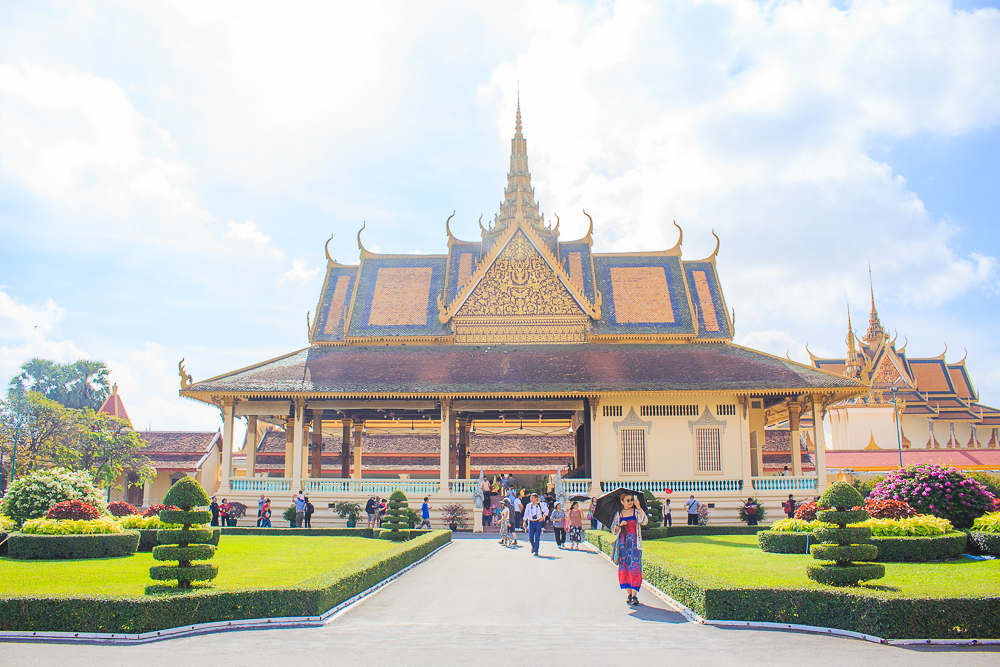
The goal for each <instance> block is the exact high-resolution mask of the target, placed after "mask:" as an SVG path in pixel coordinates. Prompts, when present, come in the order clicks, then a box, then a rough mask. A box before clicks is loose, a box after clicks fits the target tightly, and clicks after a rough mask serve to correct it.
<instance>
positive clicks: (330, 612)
mask: <svg viewBox="0 0 1000 667" xmlns="http://www.w3.org/2000/svg"><path fill="white" fill-rule="evenodd" d="M452 544H453V543H452V542H451V541H449V542H447V543H445V544H442V545H441V546H440V547H438V548H437V549H435V550H434V551H432V552H430V553H429V554H427V555H426V556H424V557H423V558H421V559H420V560H417V561H414V562H412V563H410V564H409V565H407V566H406V567H404V568H403V569H402V570H400V571H399V572H396V573H395V574H392V575H390V576H388V577H386V578H385V579H383V580H382V581H380V582H378V583H376V584H374V585H373V586H371V587H369V588H366V589H365V590H363V591H361V592H360V593H358V594H357V595H355V596H354V597H351V598H348V599H347V600H344V601H343V602H341V603H340V604H338V605H335V606H334V607H331V608H330V609H327V610H326V611H325V612H323V613H322V614H320V615H319V616H283V617H277V618H247V619H242V620H238V621H215V622H212V623H195V624H193V625H182V626H179V627H176V628H167V629H165V630H154V631H151V632H142V633H137V634H130V633H124V632H31V631H28V630H12V631H8V632H0V642H24V643H40V644H42V643H59V644H63V643H66V644H74V643H77V644H110V645H117V644H129V645H135V644H147V643H150V642H156V641H162V640H165V639H177V638H180V637H191V636H195V635H205V634H213V633H216V632H228V631H232V630H262V629H267V630H270V629H277V628H308V627H320V626H323V625H325V624H326V623H329V622H330V621H332V620H333V619H334V617H336V616H339V615H340V614H341V613H343V612H346V611H348V609H350V608H351V607H353V606H354V605H356V604H358V603H359V602H361V601H362V600H364V599H365V598H367V597H368V596H370V595H373V594H374V593H376V592H378V591H379V590H380V589H382V588H384V587H385V586H388V585H389V584H391V583H392V582H394V581H395V580H396V579H398V578H400V577H401V576H403V575H404V574H406V573H407V572H409V571H410V570H412V569H413V568H415V567H416V566H418V565H420V564H421V563H423V562H425V561H427V560H429V559H430V558H432V557H433V556H435V555H437V554H438V553H440V552H441V551H443V550H444V549H447V548H448V547H450V546H451V545H452Z"/></svg>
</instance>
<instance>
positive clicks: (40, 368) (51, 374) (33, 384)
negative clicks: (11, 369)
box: [10, 357, 62, 398]
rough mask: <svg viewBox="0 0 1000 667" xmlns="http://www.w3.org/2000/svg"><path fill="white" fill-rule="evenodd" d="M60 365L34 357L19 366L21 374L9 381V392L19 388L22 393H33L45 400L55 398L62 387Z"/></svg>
mask: <svg viewBox="0 0 1000 667" xmlns="http://www.w3.org/2000/svg"><path fill="white" fill-rule="evenodd" d="M61 370H62V369H61V366H60V364H57V363H55V362H54V361H49V360H48V359H39V358H38V357H35V358H34V359H32V360H31V361H26V362H25V363H24V364H23V365H22V366H21V372H20V373H18V374H17V375H15V376H14V377H13V378H12V379H11V381H10V388H11V390H14V389H16V388H17V387H20V388H21V389H23V390H24V391H34V392H37V393H39V394H41V395H42V396H45V397H46V398H55V397H54V396H53V394H56V393H57V392H58V391H59V389H60V388H61V386H62V378H61V377H60V376H61V375H62V373H61Z"/></svg>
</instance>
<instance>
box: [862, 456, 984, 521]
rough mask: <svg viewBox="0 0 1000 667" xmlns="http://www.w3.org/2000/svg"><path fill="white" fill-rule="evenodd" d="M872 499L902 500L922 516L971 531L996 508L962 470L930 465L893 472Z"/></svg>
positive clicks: (873, 492) (977, 484)
mask: <svg viewBox="0 0 1000 667" xmlns="http://www.w3.org/2000/svg"><path fill="white" fill-rule="evenodd" d="M871 497H872V498H874V499H876V500H899V501H902V502H904V503H906V504H907V505H909V506H910V507H912V508H913V509H915V510H917V512H919V513H920V514H933V515H934V516H939V517H941V518H942V519H947V520H948V521H951V523H952V525H954V526H955V527H956V528H968V527H969V526H971V525H972V522H973V520H975V519H976V517H978V516H981V515H983V514H985V513H986V512H989V511H990V510H991V509H992V507H993V496H992V495H991V494H990V492H989V491H987V490H986V488H985V487H984V486H983V485H982V484H980V483H979V482H977V481H976V480H974V479H969V478H968V477H967V476H966V475H965V474H963V473H962V472H961V471H960V470H957V469H955V468H952V467H950V466H941V465H936V464H930V463H921V464H917V465H912V466H910V467H908V468H904V469H902V470H894V471H892V472H890V473H889V474H888V475H886V477H885V479H883V480H882V481H881V482H879V484H878V486H876V487H875V490H874V491H872V494H871Z"/></svg>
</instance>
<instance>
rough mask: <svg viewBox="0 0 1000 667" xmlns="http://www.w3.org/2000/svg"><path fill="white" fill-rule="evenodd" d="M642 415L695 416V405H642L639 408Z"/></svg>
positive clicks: (696, 410)
mask: <svg viewBox="0 0 1000 667" xmlns="http://www.w3.org/2000/svg"><path fill="white" fill-rule="evenodd" d="M639 410H640V415H641V416H643V417H697V416H698V406H697V405H643V406H641V407H640V408H639Z"/></svg>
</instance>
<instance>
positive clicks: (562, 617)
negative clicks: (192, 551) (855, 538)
mask: <svg viewBox="0 0 1000 667" xmlns="http://www.w3.org/2000/svg"><path fill="white" fill-rule="evenodd" d="M541 552H542V555H543V556H544V558H533V557H531V556H530V555H529V554H528V549H527V548H524V547H522V548H520V549H517V550H508V549H504V548H502V547H500V546H499V545H497V543H496V541H495V539H493V538H490V537H487V538H485V539H482V538H463V536H462V535H458V536H456V539H455V542H454V543H453V544H452V545H451V546H450V547H449V548H447V549H445V550H443V551H441V552H440V553H439V554H437V555H436V556H434V557H433V558H431V559H430V560H428V561H426V562H424V563H422V564H420V565H419V566H417V567H416V568H414V569H413V570H411V571H409V572H408V573H406V574H404V575H403V576H401V577H400V578H399V579H397V580H396V581H395V582H393V583H391V584H389V585H388V586H386V587H384V588H383V589H381V590H380V591H379V592H377V593H375V594H373V595H371V596H369V597H367V598H365V599H364V600H363V601H361V602H360V603H358V604H357V605H355V606H354V607H353V608H351V609H349V610H348V611H346V612H343V613H342V614H340V615H338V616H336V617H335V618H334V620H332V621H331V622H330V623H328V624H327V625H325V626H323V627H320V628H301V629H286V630H258V631H241V632H227V633H221V634H213V635H201V636H195V637H187V638H182V639H174V640H169V641H165V642H155V643H150V644H140V645H136V646H97V645H67V644H48V645H34V644H0V663H2V664H31V665H32V666H33V667H49V666H51V667H57V666H58V667H63V666H64V665H66V664H72V665H73V666H74V667H106V666H107V665H108V664H123V663H124V664H141V665H144V667H155V666H159V665H177V664H180V663H179V662H178V656H183V658H182V660H181V662H183V664H185V665H186V666H187V665H190V666H195V667H199V666H202V665H203V666H205V667H209V666H211V667H218V665H243V666H251V665H291V666H294V667H313V666H314V665H315V666H319V665H323V666H329V665H365V666H366V667H378V666H381V665H385V666H386V667H402V666H404V665H405V666H407V667H409V666H410V665H416V666H420V665H429V666H433V667H447V666H450V665H456V666H457V665H461V667H468V665H470V664H485V665H506V664H512V665H537V664H549V665H574V667H575V666H587V665H594V666H595V667H597V666H599V667H608V665H618V664H630V665H729V664H737V663H738V664H740V665H741V666H748V665H762V666H765V665H766V666H767V667H771V666H774V665H795V666H797V667H798V666H801V665H802V664H804V663H807V662H808V663H811V664H842V665H853V664H878V665H879V666H880V667H883V666H895V665H899V666H900V667H903V666H905V667H912V666H913V665H949V666H955V665H957V666H964V665H987V664H992V665H995V664H996V663H997V660H998V658H1000V647H996V646H989V647H985V646H984V647H958V648H952V647H923V648H922V647H908V648H901V647H894V646H880V645H877V644H872V643H868V642H863V641H857V640H852V639H845V638H838V637H829V636H823V635H813V634H801V633H792V632H777V631H769V630H747V629H732V628H720V627H713V626H705V625H698V624H695V623H690V622H688V621H687V620H686V619H685V618H684V616H682V615H681V614H680V613H677V612H675V611H672V610H671V609H669V608H668V607H667V605H666V604H664V603H663V602H661V601H660V600H659V599H658V598H656V597H654V596H653V595H651V594H650V593H649V592H648V591H646V590H643V591H641V592H640V594H639V600H640V602H641V605H640V606H639V607H634V608H631V609H630V608H628V607H626V605H625V603H624V598H625V596H624V594H622V593H621V591H620V590H619V589H618V583H617V576H616V572H615V570H614V567H613V566H612V565H610V564H609V563H608V562H607V561H606V560H605V559H604V558H603V557H601V556H600V555H598V554H596V553H593V552H584V551H581V552H572V551H559V550H558V549H556V546H555V544H554V543H553V542H552V541H551V535H548V534H547V535H545V539H544V540H543V544H542V548H541Z"/></svg>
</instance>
